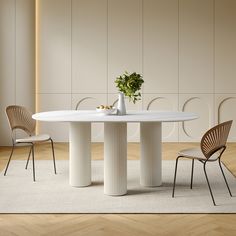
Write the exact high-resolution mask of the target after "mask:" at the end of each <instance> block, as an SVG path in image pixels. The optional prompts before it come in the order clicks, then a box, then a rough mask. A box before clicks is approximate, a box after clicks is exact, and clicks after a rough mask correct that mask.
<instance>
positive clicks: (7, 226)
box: [0, 143, 236, 236]
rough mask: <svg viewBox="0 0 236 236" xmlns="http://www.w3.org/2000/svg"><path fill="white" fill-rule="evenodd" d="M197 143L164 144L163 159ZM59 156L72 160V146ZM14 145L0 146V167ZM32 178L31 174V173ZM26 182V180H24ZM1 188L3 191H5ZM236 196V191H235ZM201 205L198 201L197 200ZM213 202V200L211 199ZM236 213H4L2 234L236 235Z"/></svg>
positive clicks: (96, 154) (41, 149)
mask: <svg viewBox="0 0 236 236" xmlns="http://www.w3.org/2000/svg"><path fill="white" fill-rule="evenodd" d="M195 145H196V144H193V143H181V144H180V143H165V144H163V159H175V158H176V153H177V151H178V150H180V149H183V148H186V147H189V146H191V147H192V146H195ZM55 148H56V158H57V159H68V145H67V144H56V145H55ZM50 151H51V150H50V148H49V146H48V145H39V146H38V147H37V148H36V159H49V158H50V157H51V152H50ZM9 153H10V148H4V147H0V169H1V170H2V169H3V168H4V167H5V165H6V161H7V159H8V156H9ZM102 154H103V145H102V144H93V148H92V156H93V159H101V157H102V156H103V155H102ZM26 157H27V149H26V148H25V147H19V148H18V149H17V151H16V153H15V158H14V159H26ZM128 157H129V159H138V158H139V145H138V144H134V143H130V144H129V145H128ZM222 160H223V161H224V163H225V164H226V165H227V167H228V168H229V169H230V170H231V171H232V172H233V173H234V174H235V175H236V144H235V143H231V144H229V145H228V149H227V150H226V152H225V155H224V157H223V158H222ZM29 178H31V176H29ZM22 184H23V183H22ZM1 191H2V190H0V194H1ZM233 195H234V196H236V193H233ZM193 204H197V203H193ZM209 204H211V201H210V200H209ZM235 222H236V214H0V235H1V236H2V235H3V236H7V235H22V236H38V235H45V236H46V235H48V236H51V235H53V236H60V235H68V236H70V235H83V236H90V235H91V236H94V235H98V236H99V235H107V236H113V235H117V236H118V235H122V236H131V235H135V236H145V235H177V236H178V235H181V236H182V235H214V236H218V235H219V236H220V235H221V236H225V235H230V236H231V235H232V236H233V235H236V224H235Z"/></svg>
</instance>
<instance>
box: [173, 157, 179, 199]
mask: <svg viewBox="0 0 236 236" xmlns="http://www.w3.org/2000/svg"><path fill="white" fill-rule="evenodd" d="M179 158H180V156H179V157H177V158H176V162H175V175H174V184H173V192H172V197H174V195H175V183H176V175H177V167H178V161H179Z"/></svg>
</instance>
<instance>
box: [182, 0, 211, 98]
mask: <svg viewBox="0 0 236 236" xmlns="http://www.w3.org/2000/svg"><path fill="white" fill-rule="evenodd" d="M213 26H214V24H213V0H180V2H179V92H180V93H213V89H214V86H213V85H214V83H213V79H214V77H213V74H214V70H213V68H214V67H213V62H214V60H213V55H214V51H213V50H214V48H213V46H214V44H213V42H214V41H213V36H214V34H213V29H214V27H213Z"/></svg>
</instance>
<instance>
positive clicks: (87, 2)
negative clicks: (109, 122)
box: [72, 0, 107, 93]
mask: <svg viewBox="0 0 236 236" xmlns="http://www.w3.org/2000/svg"><path fill="white" fill-rule="evenodd" d="M72 85H73V86H72V91H73V92H74V93H106V92H107V0H99V1H97V0H73V1H72Z"/></svg>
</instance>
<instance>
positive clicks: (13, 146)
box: [4, 144, 15, 175]
mask: <svg viewBox="0 0 236 236" xmlns="http://www.w3.org/2000/svg"><path fill="white" fill-rule="evenodd" d="M14 148H15V145H14V144H13V145H12V149H11V154H10V157H9V159H8V162H7V166H6V169H5V172H4V175H6V174H7V169H8V166H9V164H10V161H11V157H12V155H13V151H14Z"/></svg>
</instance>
